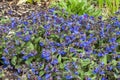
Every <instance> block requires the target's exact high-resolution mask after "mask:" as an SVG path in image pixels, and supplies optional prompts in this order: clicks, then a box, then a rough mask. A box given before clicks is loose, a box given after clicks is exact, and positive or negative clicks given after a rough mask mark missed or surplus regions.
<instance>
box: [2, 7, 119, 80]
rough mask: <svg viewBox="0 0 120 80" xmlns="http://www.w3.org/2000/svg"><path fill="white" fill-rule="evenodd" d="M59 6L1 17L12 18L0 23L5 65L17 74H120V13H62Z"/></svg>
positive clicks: (53, 77)
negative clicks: (104, 15) (104, 17)
mask: <svg viewBox="0 0 120 80" xmlns="http://www.w3.org/2000/svg"><path fill="white" fill-rule="evenodd" d="M57 10H58V9H57ZM55 11H56V9H55V8H52V9H49V10H48V11H47V12H45V11H41V12H37V13H34V12H33V13H32V14H31V15H28V16H27V17H26V18H21V19H17V18H11V19H10V21H9V20H8V19H7V20H6V19H4V20H3V21H1V22H4V21H5V22H6V21H7V22H6V23H3V24H0V37H1V38H0V57H1V60H0V62H1V64H2V65H3V67H2V68H3V70H5V69H11V70H14V75H15V76H18V77H19V78H22V77H20V76H22V75H24V77H25V78H27V79H28V80H29V79H33V78H34V79H35V78H36V79H37V80H48V79H49V80H70V79H72V80H77V79H78V80H99V79H101V80H117V79H118V80H119V79H120V21H119V20H118V19H117V17H112V18H110V19H108V20H107V21H103V20H102V17H101V16H100V17H99V18H98V19H94V17H93V16H89V15H87V14H84V15H82V16H78V15H71V16H70V17H66V18H63V17H60V16H58V15H57V14H55ZM61 11H62V13H63V14H65V15H67V14H66V12H65V11H64V10H61ZM24 72H26V73H24ZM22 80H23V79H22ZM24 80H25V79H24Z"/></svg>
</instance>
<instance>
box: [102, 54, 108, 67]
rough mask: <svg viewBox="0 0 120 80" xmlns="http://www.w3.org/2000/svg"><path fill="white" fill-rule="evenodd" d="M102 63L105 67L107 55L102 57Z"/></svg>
mask: <svg viewBox="0 0 120 80" xmlns="http://www.w3.org/2000/svg"><path fill="white" fill-rule="evenodd" d="M102 62H104V64H105V65H106V64H107V55H104V56H103V58H102Z"/></svg>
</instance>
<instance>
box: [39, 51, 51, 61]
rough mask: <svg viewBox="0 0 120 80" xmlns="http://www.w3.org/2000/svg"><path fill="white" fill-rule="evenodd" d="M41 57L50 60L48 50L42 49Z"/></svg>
mask: <svg viewBox="0 0 120 80" xmlns="http://www.w3.org/2000/svg"><path fill="white" fill-rule="evenodd" d="M41 57H42V58H44V59H46V60H50V59H51V56H50V53H49V52H48V51H45V50H43V51H42V53H41Z"/></svg>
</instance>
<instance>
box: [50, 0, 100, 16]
mask: <svg viewBox="0 0 120 80" xmlns="http://www.w3.org/2000/svg"><path fill="white" fill-rule="evenodd" d="M50 6H52V7H53V6H54V7H56V6H58V7H59V8H61V9H65V10H66V11H67V12H68V14H69V15H70V14H77V15H83V14H85V13H86V14H88V15H91V16H95V17H98V16H100V15H101V12H102V11H101V9H96V8H94V6H93V5H91V2H90V1H89V0H60V1H59V2H58V3H56V2H54V3H51V5H50ZM61 14H62V13H61Z"/></svg>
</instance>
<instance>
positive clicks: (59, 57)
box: [58, 55, 61, 63]
mask: <svg viewBox="0 0 120 80" xmlns="http://www.w3.org/2000/svg"><path fill="white" fill-rule="evenodd" d="M58 62H59V63H61V55H59V56H58Z"/></svg>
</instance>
